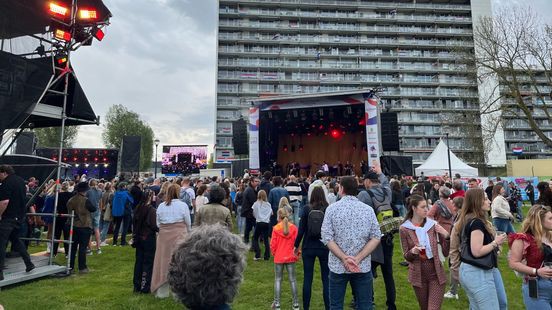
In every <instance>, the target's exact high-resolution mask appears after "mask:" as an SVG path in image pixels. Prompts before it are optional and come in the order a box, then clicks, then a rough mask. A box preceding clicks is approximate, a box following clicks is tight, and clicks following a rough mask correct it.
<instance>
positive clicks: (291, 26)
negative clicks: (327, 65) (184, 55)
mask: <svg viewBox="0 0 552 310" xmlns="http://www.w3.org/2000/svg"><path fill="white" fill-rule="evenodd" d="M219 27H221V28H228V27H236V28H251V29H258V28H262V29H273V30H321V31H322V30H329V31H339V32H346V31H351V32H374V33H402V34H407V33H410V34H420V33H427V34H451V35H472V34H473V31H472V30H471V29H462V28H442V27H415V26H413V27H384V26H376V25H372V26H361V25H358V24H308V23H301V24H300V23H280V22H278V23H277V22H271V23H265V22H254V21H242V20H221V21H220V22H219Z"/></svg>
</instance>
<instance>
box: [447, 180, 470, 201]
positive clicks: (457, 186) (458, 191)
mask: <svg viewBox="0 0 552 310" xmlns="http://www.w3.org/2000/svg"><path fill="white" fill-rule="evenodd" d="M452 189H453V190H454V193H453V194H452V195H450V197H449V198H450V200H453V199H454V198H456V197H464V195H465V194H466V192H465V191H464V184H462V180H460V179H456V180H454V181H453V182H452Z"/></svg>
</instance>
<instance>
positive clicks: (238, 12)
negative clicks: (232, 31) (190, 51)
mask: <svg viewBox="0 0 552 310" xmlns="http://www.w3.org/2000/svg"><path fill="white" fill-rule="evenodd" d="M238 2H240V3H247V2H250V3H255V5H258V7H255V8H253V7H246V6H245V7H244V6H242V7H240V8H239V9H238V8H230V7H228V8H226V7H224V4H233V3H238ZM263 2H265V3H266V2H268V1H220V6H221V7H219V15H220V16H231V17H236V16H244V17H247V16H251V17H256V18H260V17H266V18H271V19H274V18H279V19H285V18H301V19H323V20H358V21H367V20H385V21H387V22H389V21H391V22H392V21H400V22H409V21H413V22H430V23H454V24H470V25H471V17H469V16H465V14H469V13H471V8H470V6H469V5H438V4H421V3H420V4H407V3H397V2H392V3H385V2H382V3H370V4H368V3H362V4H360V3H358V2H351V3H354V4H351V5H347V4H346V3H347V2H348V1H333V3H332V4H327V3H324V2H323V1H317V0H312V1H311V3H305V2H304V1H288V2H285V3H284V2H282V1H280V2H279V3H277V4H274V3H266V6H263V4H264V3H263ZM270 2H273V1H270ZM286 4H287V5H286ZM404 5H406V6H404ZM261 7H262V8H261ZM267 7H268V8H267ZM286 7H287V8H293V9H291V10H290V9H286ZM324 7H326V9H336V8H339V9H340V11H335V12H329V11H324V10H322V11H314V10H310V11H309V10H300V9H298V8H313V9H316V10H318V9H320V8H322V9H324ZM348 7H349V8H351V9H355V11H354V12H353V11H350V12H343V11H342V10H343V9H346V8H348ZM386 7H387V8H388V9H389V11H391V10H394V9H397V10H398V11H397V13H395V14H388V13H374V12H358V11H356V9H364V8H366V9H370V8H372V9H378V10H385V9H386ZM439 10H442V11H443V15H437V14H436V11H439ZM409 11H410V12H416V13H417V14H413V13H411V14H408V12H409ZM424 11H425V12H426V13H425V14H424V15H422V14H419V13H422V12H424ZM451 11H455V12H457V13H458V14H457V15H454V14H450V12H451ZM447 13H448V14H447ZM444 14H447V15H444Z"/></svg>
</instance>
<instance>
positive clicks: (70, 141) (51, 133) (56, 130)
mask: <svg viewBox="0 0 552 310" xmlns="http://www.w3.org/2000/svg"><path fill="white" fill-rule="evenodd" d="M34 133H35V135H36V138H37V140H38V147H59V138H60V137H61V127H45V128H36V129H34ZM78 133H79V128H78V127H77V126H65V130H64V133H63V136H64V137H63V148H72V147H73V145H74V144H75V140H76V139H77V135H78Z"/></svg>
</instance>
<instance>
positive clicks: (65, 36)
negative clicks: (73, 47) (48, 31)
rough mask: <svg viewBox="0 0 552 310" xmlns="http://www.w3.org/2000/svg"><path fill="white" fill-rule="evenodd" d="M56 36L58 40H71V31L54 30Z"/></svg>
mask: <svg viewBox="0 0 552 310" xmlns="http://www.w3.org/2000/svg"><path fill="white" fill-rule="evenodd" d="M54 37H55V38H56V39H58V40H63V41H71V33H70V32H68V31H65V30H61V29H56V30H55V31H54Z"/></svg>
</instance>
